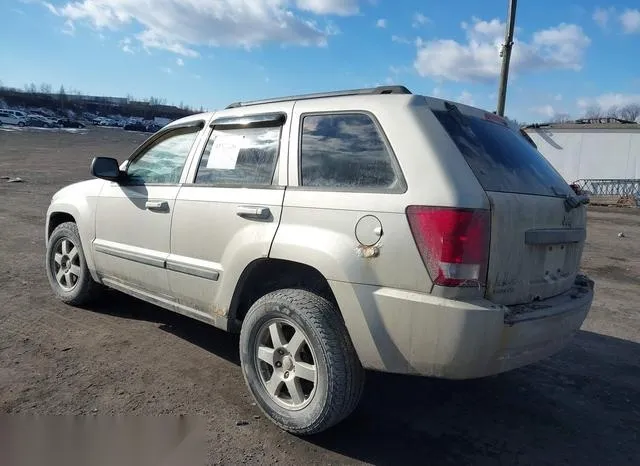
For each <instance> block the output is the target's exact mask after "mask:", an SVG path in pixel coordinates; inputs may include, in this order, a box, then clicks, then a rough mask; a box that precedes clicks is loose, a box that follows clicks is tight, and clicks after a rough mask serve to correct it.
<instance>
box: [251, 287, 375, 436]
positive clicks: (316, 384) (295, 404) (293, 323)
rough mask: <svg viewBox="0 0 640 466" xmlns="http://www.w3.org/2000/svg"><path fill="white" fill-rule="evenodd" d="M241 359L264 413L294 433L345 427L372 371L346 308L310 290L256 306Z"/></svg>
mask: <svg viewBox="0 0 640 466" xmlns="http://www.w3.org/2000/svg"><path fill="white" fill-rule="evenodd" d="M240 360H241V363H242V370H243V374H244V377H245V381H246V383H247V386H248V387H249V390H250V392H251V394H252V395H253V397H254V398H255V400H256V402H257V404H258V405H259V406H260V408H261V409H262V411H263V412H264V413H265V414H266V415H267V416H268V417H269V419H271V420H272V421H273V422H274V423H275V424H277V425H278V426H280V427H281V428H282V429H284V430H287V431H289V432H291V433H294V434H298V435H308V434H314V433H318V432H321V431H323V430H325V429H328V428H329V427H331V426H333V425H335V424H337V423H338V422H340V421H341V420H343V419H344V418H345V417H347V416H348V415H349V414H351V412H352V411H353V410H354V409H355V407H356V406H357V404H358V401H359V400H360V396H361V394H362V389H363V384H364V370H363V369H362V366H361V365H360V361H359V360H358V357H357V355H356V352H355V349H354V348H353V344H352V343H351V339H350V338H349V335H348V333H347V329H346V328H345V326H344V323H343V321H342V318H341V316H340V313H339V311H338V309H337V308H336V307H335V306H334V305H333V304H332V303H330V302H329V301H327V300H326V299H324V298H322V297H320V296H318V295H316V294H314V293H311V292H309V291H305V290H298V289H285V290H279V291H275V292H273V293H269V294H267V295H265V296H263V297H262V298H260V299H259V300H258V301H256V302H255V304H254V305H253V306H251V309H250V310H249V312H248V314H247V316H246V318H245V320H244V322H243V324H242V330H241V333H240Z"/></svg>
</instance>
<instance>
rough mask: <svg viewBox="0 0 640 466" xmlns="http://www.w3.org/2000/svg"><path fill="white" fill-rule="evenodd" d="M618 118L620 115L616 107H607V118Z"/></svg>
mask: <svg viewBox="0 0 640 466" xmlns="http://www.w3.org/2000/svg"><path fill="white" fill-rule="evenodd" d="M619 116H620V113H619V109H618V106H617V105H612V106H611V107H609V110H607V117H608V118H618V117H619Z"/></svg>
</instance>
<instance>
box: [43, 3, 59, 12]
mask: <svg viewBox="0 0 640 466" xmlns="http://www.w3.org/2000/svg"><path fill="white" fill-rule="evenodd" d="M42 5H43V6H44V7H45V8H46V9H47V10H49V11H50V12H51V13H53V14H54V15H57V14H58V11H57V10H56V7H55V6H53V5H52V4H51V3H49V2H42Z"/></svg>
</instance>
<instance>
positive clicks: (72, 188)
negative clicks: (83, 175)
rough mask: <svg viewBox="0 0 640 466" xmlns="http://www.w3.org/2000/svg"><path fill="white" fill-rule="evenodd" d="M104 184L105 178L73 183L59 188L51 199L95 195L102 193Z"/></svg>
mask: <svg viewBox="0 0 640 466" xmlns="http://www.w3.org/2000/svg"><path fill="white" fill-rule="evenodd" d="M103 184H104V180H99V179H94V180H86V181H80V182H79V183H73V184H70V185H68V186H65V187H64V188H62V189H60V190H58V191H57V192H56V193H55V194H54V195H53V197H52V198H51V201H52V202H54V201H56V200H60V199H63V198H76V197H94V196H97V195H98V194H99V193H100V190H101V189H102V185H103Z"/></svg>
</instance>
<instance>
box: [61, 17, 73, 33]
mask: <svg viewBox="0 0 640 466" xmlns="http://www.w3.org/2000/svg"><path fill="white" fill-rule="evenodd" d="M62 33H63V34H67V35H69V36H73V35H74V34H75V33H76V27H75V26H74V25H73V21H69V20H66V21H65V22H64V26H63V28H62Z"/></svg>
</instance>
